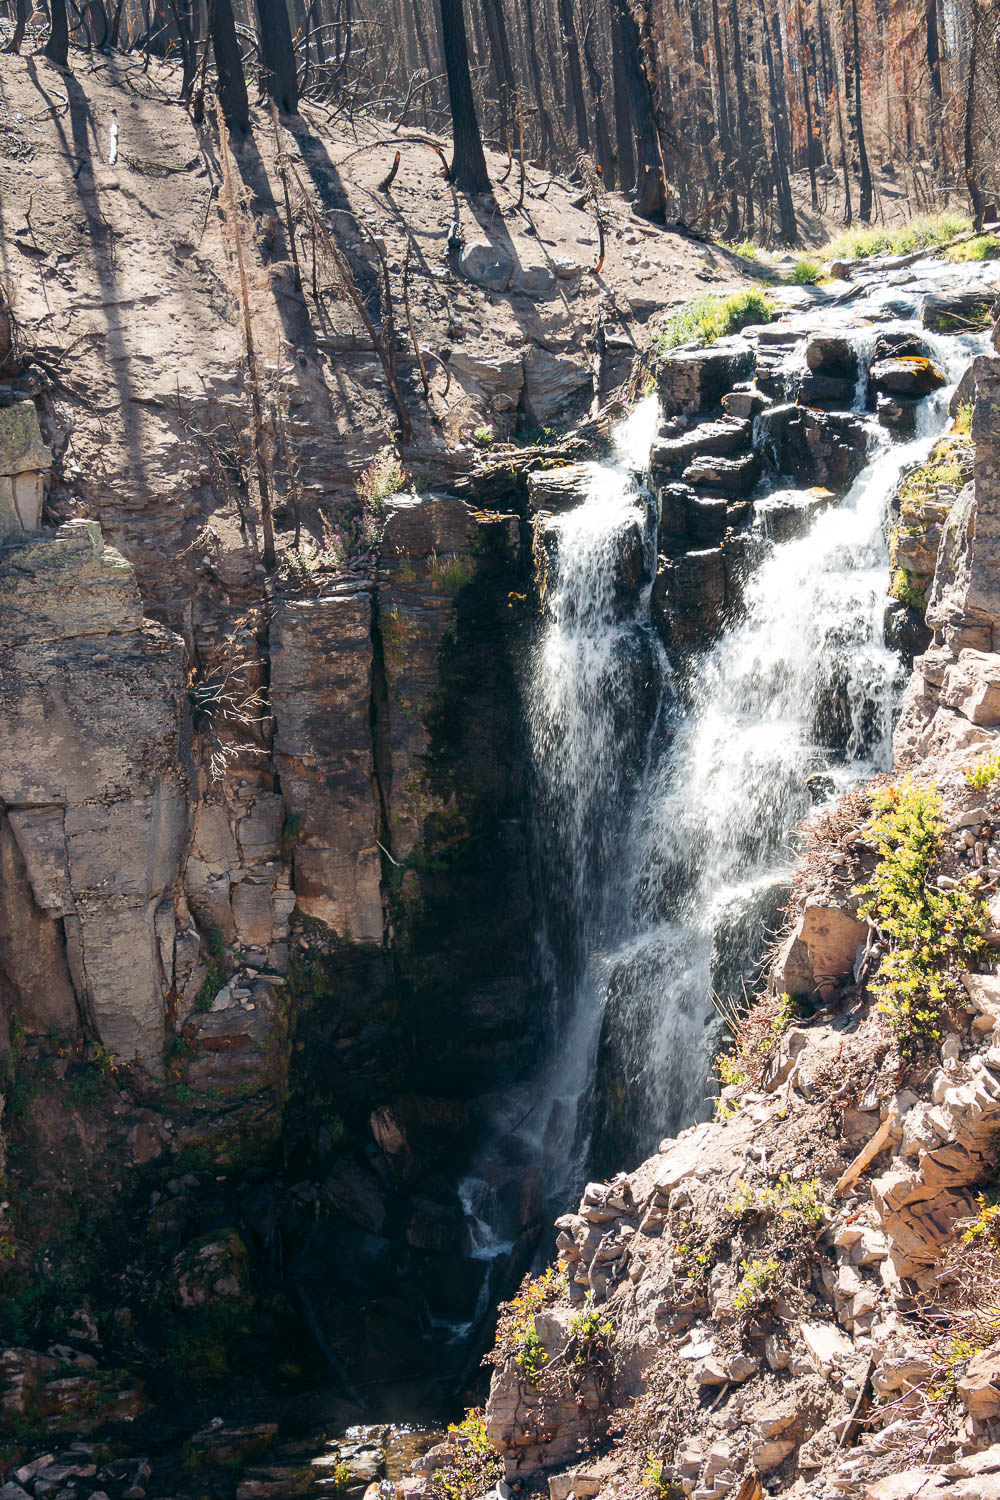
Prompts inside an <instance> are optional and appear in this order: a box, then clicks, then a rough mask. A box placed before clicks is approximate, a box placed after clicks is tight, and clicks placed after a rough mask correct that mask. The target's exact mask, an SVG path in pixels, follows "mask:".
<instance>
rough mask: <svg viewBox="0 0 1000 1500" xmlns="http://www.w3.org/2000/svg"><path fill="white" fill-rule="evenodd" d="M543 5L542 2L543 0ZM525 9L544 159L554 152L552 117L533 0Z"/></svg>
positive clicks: (525, 27) (540, 145) (530, 68)
mask: <svg viewBox="0 0 1000 1500" xmlns="http://www.w3.org/2000/svg"><path fill="white" fill-rule="evenodd" d="M543 3H544V0H543ZM524 9H525V26H524V30H525V36H526V38H527V43H528V69H529V71H530V73H531V88H532V92H533V93H534V96H535V108H536V109H537V111H538V137H539V147H540V150H539V155H540V156H541V157H542V159H543V160H544V158H545V157H546V156H549V155H550V154H551V153H552V152H553V151H554V150H555V144H556V140H555V134H554V132H553V129H552V116H551V115H550V114H549V110H548V106H547V104H546V102H545V91H544V89H543V88H542V68H541V63H540V62H539V59H538V37H537V35H536V32H535V0H524Z"/></svg>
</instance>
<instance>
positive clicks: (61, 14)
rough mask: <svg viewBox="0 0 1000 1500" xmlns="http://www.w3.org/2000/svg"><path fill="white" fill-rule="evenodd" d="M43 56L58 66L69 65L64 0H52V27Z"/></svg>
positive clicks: (67, 22) (67, 25)
mask: <svg viewBox="0 0 1000 1500" xmlns="http://www.w3.org/2000/svg"><path fill="white" fill-rule="evenodd" d="M45 56H46V57H47V58H49V60H50V61H51V62H54V63H55V64H56V67H58V68H68V67H69V17H68V16H67V14H66V0H52V29H51V30H50V32H49V39H48V41H47V42H46V43H45Z"/></svg>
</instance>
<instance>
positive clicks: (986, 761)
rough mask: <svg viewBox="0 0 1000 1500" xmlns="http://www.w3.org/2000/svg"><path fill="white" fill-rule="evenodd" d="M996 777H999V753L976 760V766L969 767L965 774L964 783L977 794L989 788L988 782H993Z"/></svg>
mask: <svg viewBox="0 0 1000 1500" xmlns="http://www.w3.org/2000/svg"><path fill="white" fill-rule="evenodd" d="M998 776H1000V751H997V752H996V753H995V754H994V755H986V756H984V757H983V759H982V760H977V761H976V764H975V765H974V766H969V768H968V769H967V771H966V773H965V779H966V781H967V782H968V783H969V785H970V786H971V787H974V788H975V789H976V791H977V792H978V791H982V789H983V787H986V786H989V784H990V782H991V781H995V780H996V778H997V777H998Z"/></svg>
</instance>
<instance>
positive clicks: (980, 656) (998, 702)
mask: <svg viewBox="0 0 1000 1500" xmlns="http://www.w3.org/2000/svg"><path fill="white" fill-rule="evenodd" d="M940 701H941V703H942V704H944V705H945V706H946V707H947V708H953V709H956V710H957V711H958V712H959V713H960V714H961V715H962V716H963V717H964V718H966V719H968V720H969V722H970V723H972V724H980V725H994V724H1000V654H997V653H996V652H992V651H972V650H965V651H960V652H959V654H958V661H957V662H955V663H954V664H953V665H952V666H949V667H948V668H947V669H946V670H945V674H944V679H943V681H942V683H941V695H940Z"/></svg>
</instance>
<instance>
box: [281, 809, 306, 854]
mask: <svg viewBox="0 0 1000 1500" xmlns="http://www.w3.org/2000/svg"><path fill="white" fill-rule="evenodd" d="M301 832H302V814H301V813H300V812H290V813H286V815H285V821H284V822H283V823H282V825H281V842H282V843H283V844H287V845H289V846H290V845H292V844H294V843H295V840H296V839H297V838H298V836H299V834H300V833H301Z"/></svg>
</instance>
